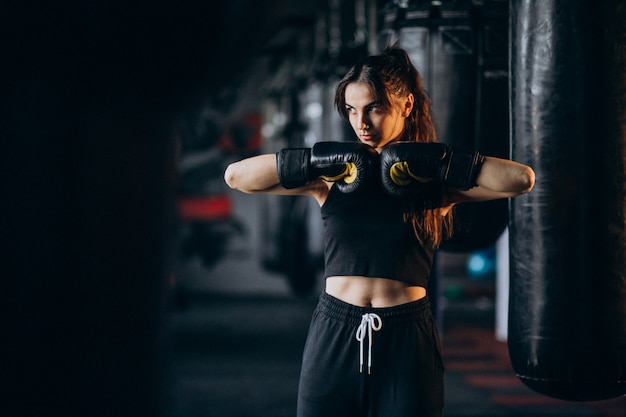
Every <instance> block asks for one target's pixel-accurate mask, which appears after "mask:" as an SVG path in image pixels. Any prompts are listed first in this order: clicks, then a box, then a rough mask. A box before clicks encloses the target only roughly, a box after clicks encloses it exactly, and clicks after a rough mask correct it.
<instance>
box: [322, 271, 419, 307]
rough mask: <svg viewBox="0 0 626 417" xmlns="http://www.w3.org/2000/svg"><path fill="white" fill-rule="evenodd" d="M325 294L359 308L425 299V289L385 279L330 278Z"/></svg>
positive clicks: (327, 280)
mask: <svg viewBox="0 0 626 417" xmlns="http://www.w3.org/2000/svg"><path fill="white" fill-rule="evenodd" d="M326 293H328V294H329V295H332V296H333V297H335V298H338V299H340V300H341V301H345V302H346V303H349V304H352V305H356V306H360V307H393V306H397V305H400V304H405V303H410V302H412V301H416V300H419V299H421V298H424V297H426V288H424V287H419V286H415V285H409V284H406V283H404V282H400V281H395V280H391V279H387V278H370V277H361V276H345V277H344V276H332V277H328V278H326Z"/></svg>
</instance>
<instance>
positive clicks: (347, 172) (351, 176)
mask: <svg viewBox="0 0 626 417" xmlns="http://www.w3.org/2000/svg"><path fill="white" fill-rule="evenodd" d="M356 175H357V169H356V165H355V164H354V163H353V162H346V169H344V170H343V172H342V173H340V174H339V175H335V176H333V177H330V176H328V175H320V178H321V179H323V180H324V181H328V182H335V181H339V180H340V179H342V178H343V181H344V182H345V183H346V184H352V183H353V182H354V180H355V179H356Z"/></svg>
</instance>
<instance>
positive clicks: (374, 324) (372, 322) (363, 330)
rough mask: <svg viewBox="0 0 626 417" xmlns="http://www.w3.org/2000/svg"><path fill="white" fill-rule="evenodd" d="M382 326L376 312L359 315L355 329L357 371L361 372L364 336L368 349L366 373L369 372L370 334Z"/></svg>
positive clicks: (370, 355) (370, 356)
mask: <svg viewBox="0 0 626 417" xmlns="http://www.w3.org/2000/svg"><path fill="white" fill-rule="evenodd" d="M382 327H383V321H382V319H381V318H380V316H379V315H378V314H375V313H367V314H363V316H362V317H361V324H360V325H359V328H358V329H357V330H356V340H358V341H359V344H360V351H359V372H363V341H364V340H365V336H367V338H368V351H367V373H368V374H369V373H371V370H372V340H373V338H372V335H373V332H374V331H379V330H380V329H381V328H382Z"/></svg>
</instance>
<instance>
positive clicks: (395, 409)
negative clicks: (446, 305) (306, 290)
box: [225, 48, 534, 417]
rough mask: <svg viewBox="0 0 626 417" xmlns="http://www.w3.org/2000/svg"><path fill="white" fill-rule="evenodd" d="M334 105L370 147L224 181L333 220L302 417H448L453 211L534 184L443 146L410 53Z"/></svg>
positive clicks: (490, 160)
mask: <svg viewBox="0 0 626 417" xmlns="http://www.w3.org/2000/svg"><path fill="white" fill-rule="evenodd" d="M335 104H336V106H337V109H338V111H339V112H340V114H341V115H342V116H343V117H344V118H346V119H347V120H348V121H349V123H350V125H351V126H352V129H353V130H354V133H355V134H356V136H357V138H358V141H355V142H321V143H318V144H316V145H315V146H314V147H313V148H312V149H283V150H281V151H280V152H278V153H277V154H276V155H274V154H268V155H260V156H255V157H251V158H248V159H244V160H242V161H239V162H235V163H233V164H231V165H230V166H229V167H228V168H227V169H226V172H225V180H226V182H227V184H228V185H229V186H230V187H231V188H233V189H237V190H240V191H242V192H246V193H274V194H285V195H295V194H298V195H308V196H311V197H313V198H315V199H316V200H317V202H318V203H319V205H320V207H321V214H322V218H323V221H324V234H325V235H324V236H325V248H324V252H325V253H324V254H325V291H324V292H323V294H322V295H321V296H320V299H319V303H318V306H317V308H316V310H315V312H314V315H313V318H312V321H311V325H310V329H309V336H308V338H307V342H306V346H305V349H304V354H303V362H302V371H301V376H300V386H299V394H298V416H299V417H313V416H316V417H332V416H337V417H340V416H341V417H350V416H355V417H356V416H385V417H394V416H414V417H417V416H428V417H430V416H441V414H442V408H443V364H442V361H441V355H440V346H439V336H438V334H437V329H436V327H435V325H434V323H433V318H432V315H431V311H430V304H429V301H428V297H427V293H426V287H427V283H428V279H429V277H430V274H431V269H432V260H433V253H434V251H435V250H436V248H437V247H438V246H439V244H440V243H441V242H442V240H443V239H445V238H446V236H448V235H449V234H450V233H451V230H452V213H451V209H452V207H453V206H454V205H455V204H457V203H461V202H472V201H485V200H492V199H498V198H510V197H515V196H517V195H520V194H523V193H527V192H529V191H530V190H531V189H532V187H533V184H534V172H533V170H532V169H531V168H530V167H528V166H526V165H523V164H519V163H516V162H513V161H510V160H505V159H500V158H495V157H489V156H483V155H480V154H479V153H478V152H475V151H467V150H462V149H458V148H454V147H450V146H446V145H444V144H442V143H437V138H436V134H435V130H434V127H433V123H432V121H431V117H430V112H429V101H428V96H427V94H426V92H425V91H424V89H423V86H422V80H421V77H420V75H419V73H418V71H417V69H416V68H415V66H414V65H413V64H412V63H411V61H410V59H409V56H408V55H407V53H406V52H405V51H404V50H402V49H399V48H390V49H388V50H386V51H385V52H383V53H382V54H380V55H376V56H371V57H369V58H366V59H365V60H363V61H362V62H360V63H358V64H357V65H355V66H354V67H353V68H352V69H350V71H349V72H348V73H347V74H346V76H345V77H344V78H343V79H342V80H341V81H340V82H339V84H338V86H337V90H336V96H335ZM503 140H504V139H503Z"/></svg>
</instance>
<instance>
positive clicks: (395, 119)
mask: <svg viewBox="0 0 626 417" xmlns="http://www.w3.org/2000/svg"><path fill="white" fill-rule="evenodd" d="M345 102H346V112H347V113H348V120H349V122H350V125H351V126H352V129H353V130H354V133H356V135H357V137H358V138H359V140H360V141H361V142H363V143H365V144H367V145H370V146H372V147H374V148H375V149H376V150H377V151H378V152H380V151H381V149H382V147H383V146H385V145H386V144H388V143H390V142H393V141H394V140H396V139H398V138H400V136H401V135H402V132H403V131H404V121H405V119H406V117H407V116H408V115H409V114H410V113H411V110H412V108H413V95H412V94H409V95H408V96H406V97H394V99H393V100H392V103H391V104H392V106H391V108H390V109H383V107H381V105H382V103H377V102H375V101H374V98H373V96H372V92H371V91H370V87H369V86H368V85H367V84H363V83H358V82H356V83H351V84H348V85H347V86H346V92H345Z"/></svg>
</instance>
